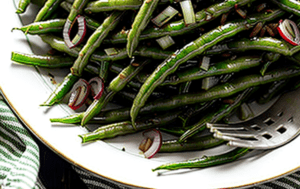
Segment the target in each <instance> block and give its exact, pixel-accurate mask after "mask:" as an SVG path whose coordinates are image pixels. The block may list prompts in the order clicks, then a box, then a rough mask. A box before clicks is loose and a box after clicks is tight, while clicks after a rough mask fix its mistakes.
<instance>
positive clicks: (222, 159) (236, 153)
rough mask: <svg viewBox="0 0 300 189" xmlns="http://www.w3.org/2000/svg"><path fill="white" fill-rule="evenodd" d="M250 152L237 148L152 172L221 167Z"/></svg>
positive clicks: (165, 165)
mask: <svg viewBox="0 0 300 189" xmlns="http://www.w3.org/2000/svg"><path fill="white" fill-rule="evenodd" d="M249 151H250V150H249V149H248V148H235V149H234V150H231V151H229V152H226V153H223V154H220V155H214V156H203V157H202V158H195V159H189V160H186V161H182V162H173V163H167V164H164V165H161V166H159V167H156V168H154V169H152V171H157V170H177V169H183V168H204V167H210V166H215V165H221V164H224V163H229V162H232V161H235V160H236V159H238V158H239V157H241V156H244V155H245V154H247V153H248V152H249Z"/></svg>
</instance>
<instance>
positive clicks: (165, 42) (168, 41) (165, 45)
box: [156, 35, 175, 49]
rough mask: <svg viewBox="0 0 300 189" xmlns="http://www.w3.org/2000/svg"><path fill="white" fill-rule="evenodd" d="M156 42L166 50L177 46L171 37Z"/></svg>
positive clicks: (167, 36)
mask: <svg viewBox="0 0 300 189" xmlns="http://www.w3.org/2000/svg"><path fill="white" fill-rule="evenodd" d="M156 41H157V43H158V44H159V45H160V47H161V48H162V49H166V48H168V47H170V46H172V45H174V44H175V41H174V40H173V39H172V37H171V36H169V35H166V36H164V37H161V38H159V39H156Z"/></svg>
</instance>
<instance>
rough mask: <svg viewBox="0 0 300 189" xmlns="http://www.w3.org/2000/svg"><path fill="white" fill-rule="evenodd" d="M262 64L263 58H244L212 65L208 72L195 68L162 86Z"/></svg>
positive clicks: (170, 77) (178, 73) (172, 77)
mask: <svg viewBox="0 0 300 189" xmlns="http://www.w3.org/2000/svg"><path fill="white" fill-rule="evenodd" d="M262 62H263V57H262V56H243V57H239V58H237V59H235V60H231V59H227V60H224V61H221V62H218V63H215V64H213V65H211V66H210V67H209V69H208V70H207V71H206V70H202V69H201V68H197V67H193V68H191V69H188V70H184V71H178V72H175V73H174V74H172V75H170V76H168V77H166V79H165V80H164V82H163V83H161V84H160V86H164V85H177V84H179V83H182V82H186V81H192V80H197V79H202V78H205V77H210V76H216V75H223V74H227V73H234V72H239V71H241V70H244V69H250V68H253V67H256V66H259V65H260V64H261V63H262Z"/></svg>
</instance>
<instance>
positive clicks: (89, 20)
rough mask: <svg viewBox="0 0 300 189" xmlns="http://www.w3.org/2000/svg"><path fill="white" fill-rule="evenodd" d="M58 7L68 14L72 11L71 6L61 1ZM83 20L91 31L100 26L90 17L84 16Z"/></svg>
mask: <svg viewBox="0 0 300 189" xmlns="http://www.w3.org/2000/svg"><path fill="white" fill-rule="evenodd" d="M60 6H61V7H62V8H63V9H65V10H66V11H68V12H70V11H71V9H72V4H71V3H69V2H67V1H63V2H62V3H61V4H60ZM84 18H85V21H86V26H87V27H88V28H90V29H92V30H96V29H97V28H98V27H100V25H101V24H100V23H99V22H98V21H97V20H95V19H93V18H91V17H88V16H86V15H84Z"/></svg>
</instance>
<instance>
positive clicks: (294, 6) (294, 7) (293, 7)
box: [271, 0, 300, 16]
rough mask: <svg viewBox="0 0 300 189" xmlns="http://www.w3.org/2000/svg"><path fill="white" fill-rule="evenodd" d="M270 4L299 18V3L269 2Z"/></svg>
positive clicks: (286, 1)
mask: <svg viewBox="0 0 300 189" xmlns="http://www.w3.org/2000/svg"><path fill="white" fill-rule="evenodd" d="M271 2H272V3H274V4H276V5H278V6H279V7H280V8H281V9H283V10H285V11H288V12H290V13H292V14H295V15H297V16H300V2H299V1H297V0H296V1H295V0H271Z"/></svg>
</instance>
